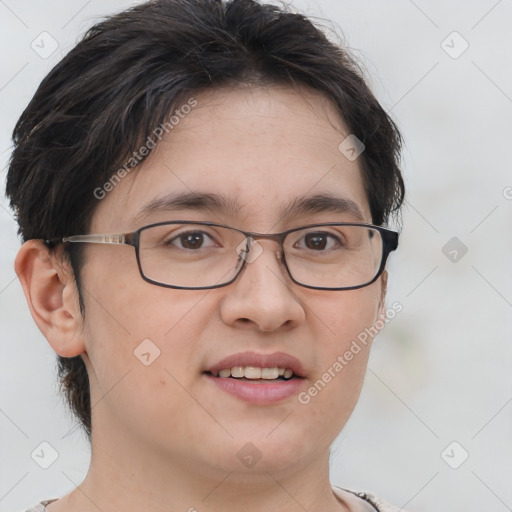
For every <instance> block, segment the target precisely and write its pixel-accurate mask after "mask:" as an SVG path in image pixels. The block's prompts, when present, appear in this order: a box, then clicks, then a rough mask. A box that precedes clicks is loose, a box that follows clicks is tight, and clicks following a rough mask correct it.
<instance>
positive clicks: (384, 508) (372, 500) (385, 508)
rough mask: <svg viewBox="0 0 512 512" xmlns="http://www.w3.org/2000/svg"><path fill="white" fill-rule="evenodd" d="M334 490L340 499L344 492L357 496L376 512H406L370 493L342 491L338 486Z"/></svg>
mask: <svg viewBox="0 0 512 512" xmlns="http://www.w3.org/2000/svg"><path fill="white" fill-rule="evenodd" d="M332 489H333V492H334V494H336V495H337V496H340V497H341V494H342V493H343V492H344V491H345V492H349V493H351V494H353V495H355V496H357V497H358V498H360V499H361V500H363V501H364V502H365V503H367V504H369V505H371V506H372V507H373V508H372V509H371V510H375V511H378V512H406V511H405V510H403V509H401V508H398V507H395V506H393V505H390V504H389V503H388V502H386V501H384V500H383V499H381V498H378V497H377V496H374V495H373V494H371V493H368V492H358V491H353V490H350V489H342V488H341V487H336V486H333V488H332Z"/></svg>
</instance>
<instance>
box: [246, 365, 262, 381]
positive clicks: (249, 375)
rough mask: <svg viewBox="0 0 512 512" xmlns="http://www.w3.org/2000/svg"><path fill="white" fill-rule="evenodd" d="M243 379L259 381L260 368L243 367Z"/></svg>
mask: <svg viewBox="0 0 512 512" xmlns="http://www.w3.org/2000/svg"><path fill="white" fill-rule="evenodd" d="M245 378H246V379H261V368H255V367H254V366H246V367H245Z"/></svg>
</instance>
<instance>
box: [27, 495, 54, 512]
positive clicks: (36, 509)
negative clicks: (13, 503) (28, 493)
mask: <svg viewBox="0 0 512 512" xmlns="http://www.w3.org/2000/svg"><path fill="white" fill-rule="evenodd" d="M56 499H57V498H55V499H53V500H43V501H40V502H39V503H38V504H37V505H34V506H33V507H31V508H29V509H27V510H25V512H45V510H46V508H45V507H46V505H48V504H50V503H51V502H52V501H56Z"/></svg>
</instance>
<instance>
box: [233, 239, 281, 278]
mask: <svg viewBox="0 0 512 512" xmlns="http://www.w3.org/2000/svg"><path fill="white" fill-rule="evenodd" d="M286 235H287V233H267V234H264V233H253V232H244V236H245V239H244V241H243V243H242V244H240V245H239V246H238V247H237V253H238V254H239V255H240V256H241V257H242V259H243V260H244V263H252V262H253V261H255V260H256V258H258V256H259V255H260V254H261V253H262V252H263V249H260V250H259V251H258V252H254V250H253V246H254V245H258V246H259V244H256V242H257V241H258V240H265V239H267V240H273V241H274V242H277V243H278V245H279V247H278V249H277V251H276V257H277V259H278V260H280V261H281V262H282V263H284V266H285V267H286V269H287V270H288V267H287V265H286V261H285V259H284V247H283V243H284V239H285V238H286ZM242 245H243V248H241V246H242ZM259 247H261V246H259ZM239 248H240V249H239ZM251 254H252V255H251Z"/></svg>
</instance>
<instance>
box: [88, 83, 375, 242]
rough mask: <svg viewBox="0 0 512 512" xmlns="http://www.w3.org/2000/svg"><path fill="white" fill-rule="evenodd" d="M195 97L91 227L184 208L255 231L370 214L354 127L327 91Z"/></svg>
mask: <svg viewBox="0 0 512 512" xmlns="http://www.w3.org/2000/svg"><path fill="white" fill-rule="evenodd" d="M191 97H193V99H194V101H193V102H192V103H191V104H194V105H195V106H194V108H192V109H184V110H183V111H182V115H181V116H180V117H179V118H178V117H176V118H175V124H174V125H173V128H172V130H171V131H170V132H169V133H168V134H166V135H165V137H163V138H162V140H161V141H160V142H159V143H158V144H157V145H156V147H155V148H154V149H153V150H152V153H151V154H150V156H149V157H148V158H147V159H146V161H145V162H144V163H143V164H141V165H139V166H138V167H137V168H136V169H134V170H133V171H131V172H130V173H127V174H126V175H125V176H124V177H123V179H122V180H120V181H119V182H118V183H116V185H115V187H113V189H112V190H111V191H109V192H108V193H107V194H106V197H105V198H104V199H102V200H101V201H100V202H99V205H98V207H97V209H96V211H95V213H94V216H93V219H92V226H91V231H103V232H105V231H120V230H132V229H137V228H138V227H140V226H142V225H144V223H146V224H147V223H150V222H153V221H160V220H172V219H177V218H178V217H177V216H176V215H178V216H180V215H179V214H181V217H183V216H184V214H185V213H186V214H187V215H189V216H190V215H191V214H196V215H201V216H202V217H201V218H202V219H203V220H204V219H205V216H206V217H208V214H210V218H209V219H207V220H214V221H225V222H230V223H231V225H233V222H236V223H238V227H241V228H242V227H246V228H248V229H253V230H258V229H263V230H264V229H268V228H270V227H271V226H275V225H276V223H284V222H287V221H290V220H291V221H293V220H295V219H298V218H299V217H307V216H308V215H309V214H316V213H317V212H321V211H322V209H323V210H324V211H325V212H331V213H332V212H335V211H337V212H338V213H341V211H342V210H344V211H345V213H346V214H347V215H349V214H351V213H352V214H353V217H352V219H353V220H355V221H363V220H366V221H367V222H370V221H371V218H370V214H369V207H368V202H367V199H366V195H365V191H364V186H363V181H362V177H361V170H360V166H359V162H358V160H354V161H350V160H348V159H347V158H345V156H343V154H342V153H341V152H340V151H339V149H338V147H339V145H340V143H341V142H342V141H343V140H344V139H345V138H346V137H347V136H348V135H349V132H348V130H347V129H346V127H345V126H344V123H343V121H342V119H341V117H340V115H339V113H338V112H337V110H336V108H335V106H334V105H333V104H332V103H331V102H330V101H329V100H328V99H326V98H325V97H324V96H322V95H321V94H319V93H317V92H314V91H311V90H310V89H307V88H300V89H296V88H291V87H286V86H268V87H249V86H248V87H239V88H236V89H229V88H225V89H214V90H209V91H205V92H202V93H198V94H195V95H191ZM178 109H179V106H178ZM184 112H187V113H186V115H185V114H184ZM176 121H177V122H176ZM358 216H359V217H360V218H357V217H358Z"/></svg>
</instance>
